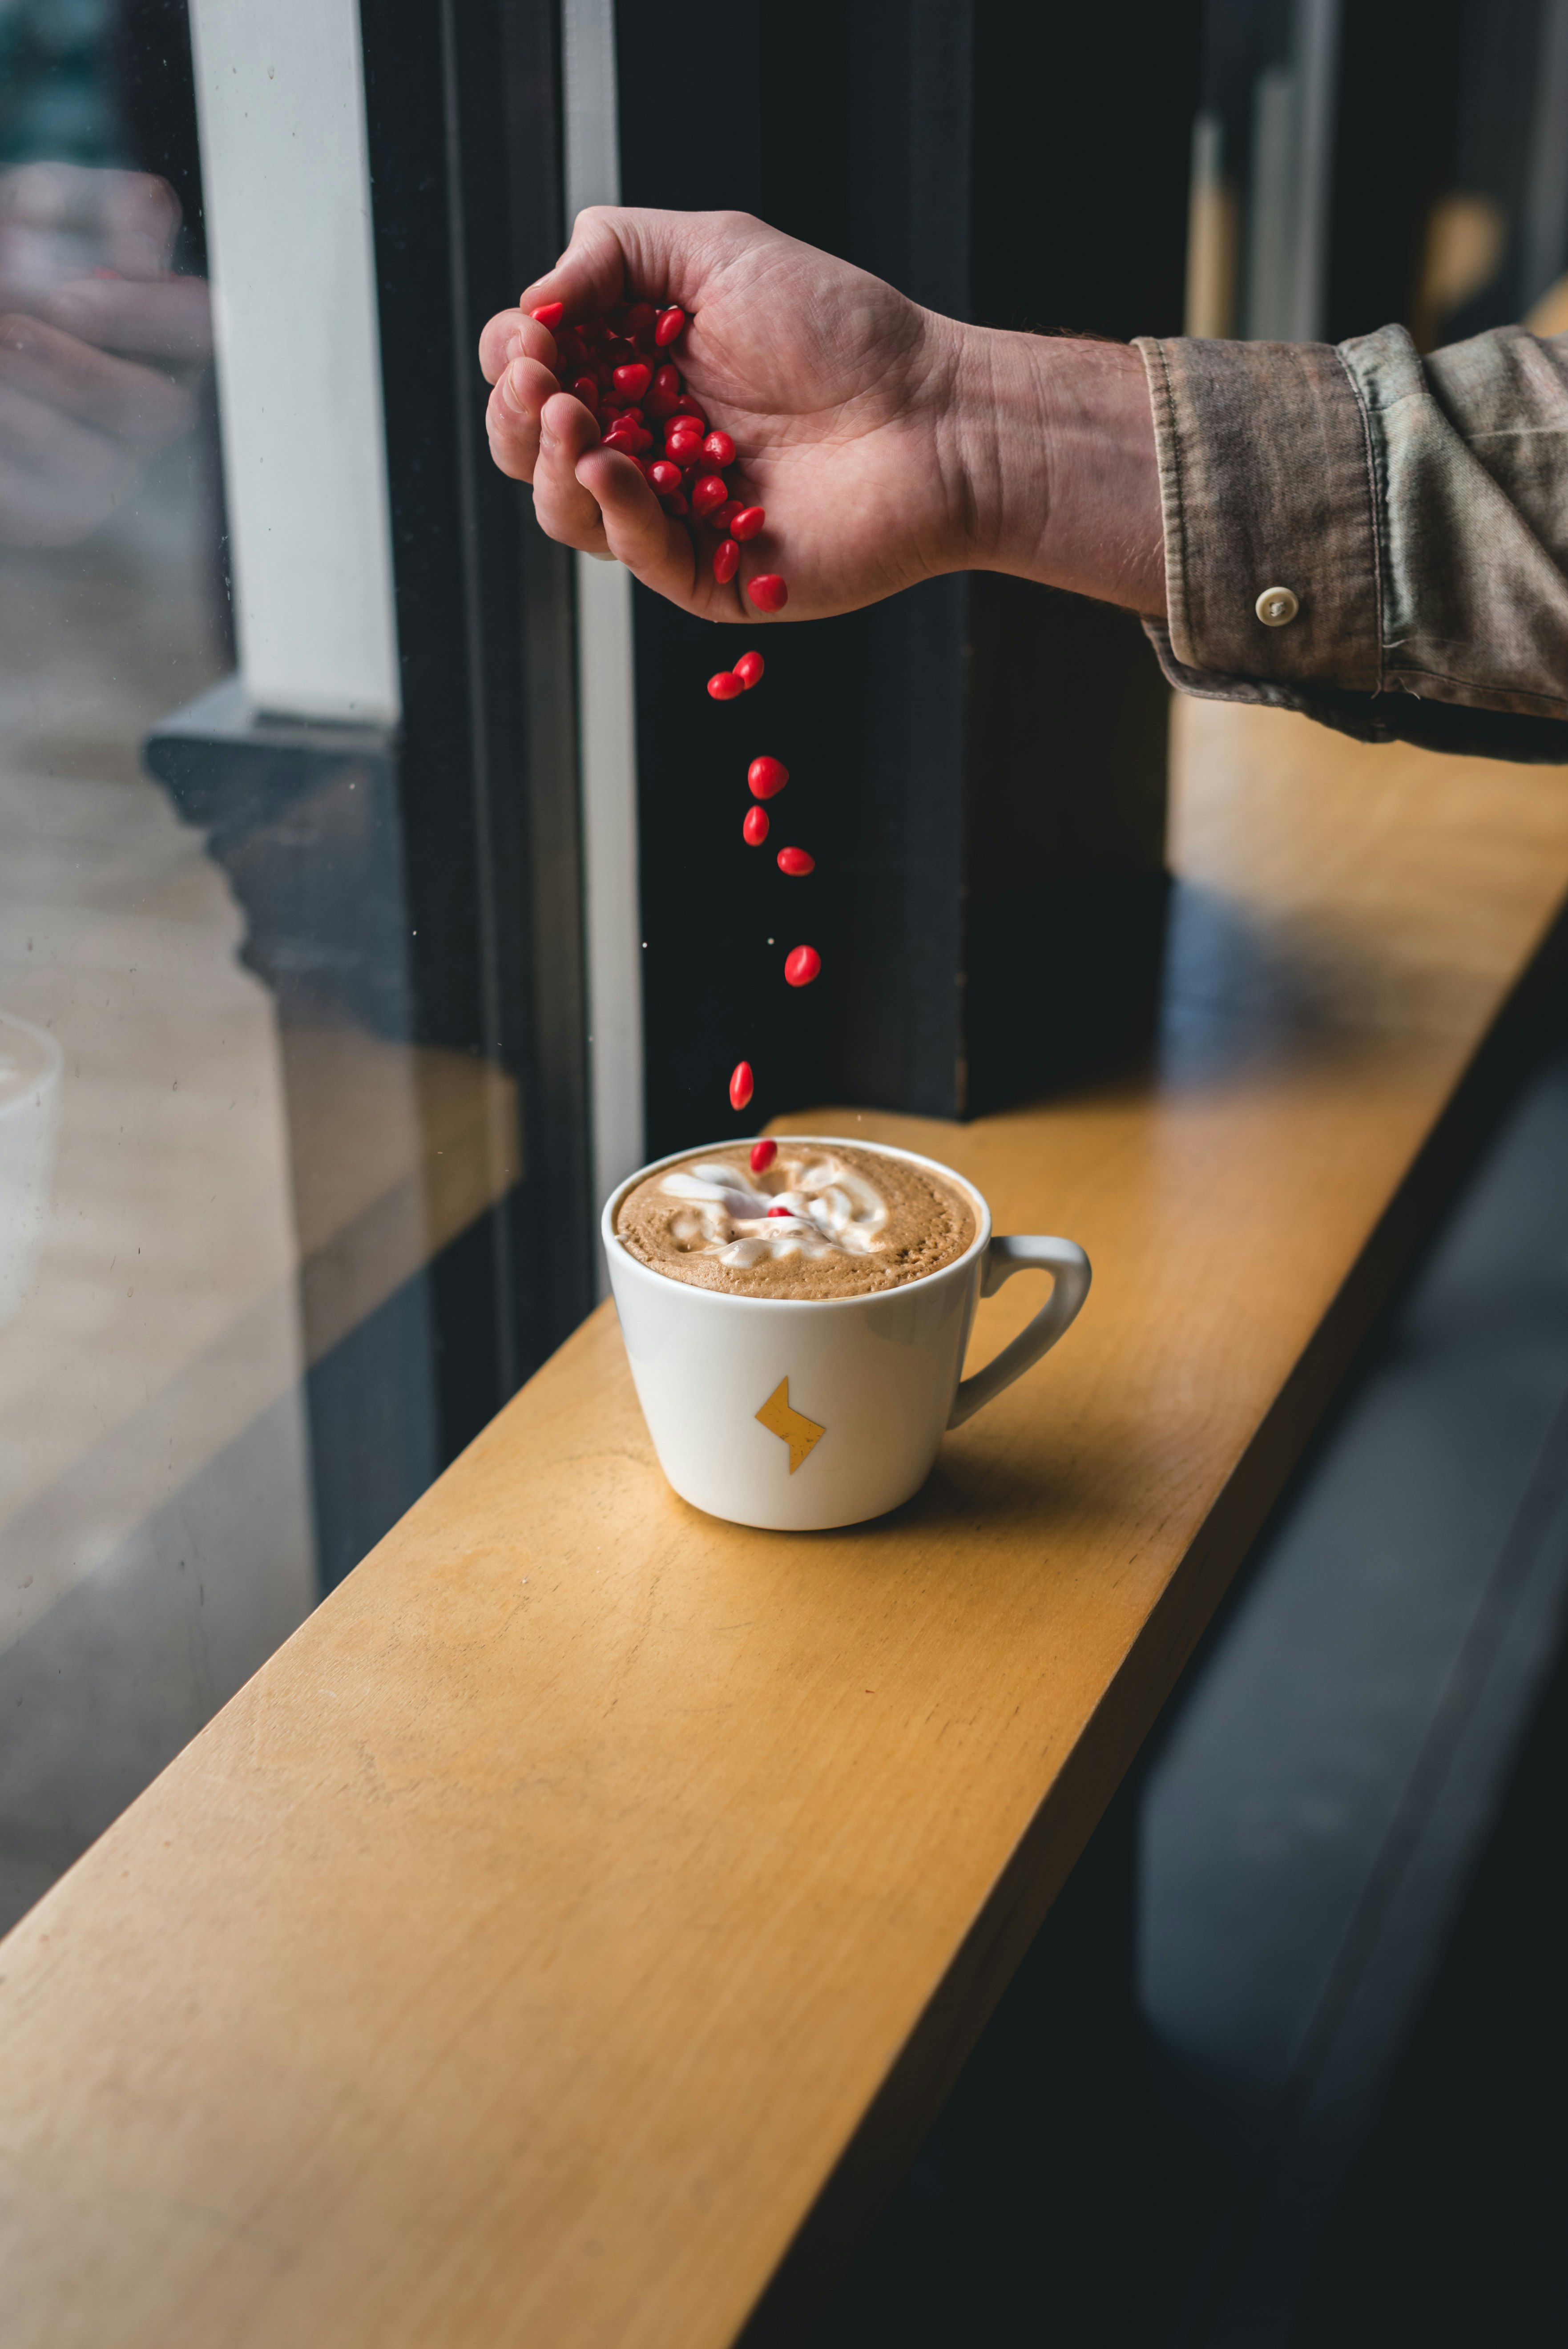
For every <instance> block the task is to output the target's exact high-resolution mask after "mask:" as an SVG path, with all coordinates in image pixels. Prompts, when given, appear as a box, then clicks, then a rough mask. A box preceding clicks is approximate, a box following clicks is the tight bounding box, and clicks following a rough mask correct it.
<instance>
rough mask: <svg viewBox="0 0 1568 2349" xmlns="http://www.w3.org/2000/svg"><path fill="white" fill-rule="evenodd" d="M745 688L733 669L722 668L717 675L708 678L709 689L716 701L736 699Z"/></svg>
mask: <svg viewBox="0 0 1568 2349" xmlns="http://www.w3.org/2000/svg"><path fill="white" fill-rule="evenodd" d="M745 689H746V688H745V687H744V686H743V685H742V683H741V680H740V678H738V677H736V676H735V675H734V673H733V671H732V670H731V669H727V668H722V669H721V670H720V671H719V674H718V676H717V677H711V678H709V679H708V690H709V692H710V693H711V695H712V697H713V698H714V700H715V701H734V700H735V699H736V698H738V697H739V696H740V695H741V694H742V693H744V691H745Z"/></svg>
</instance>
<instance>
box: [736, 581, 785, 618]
mask: <svg viewBox="0 0 1568 2349" xmlns="http://www.w3.org/2000/svg"><path fill="white" fill-rule="evenodd" d="M746 593H747V595H749V596H750V597H751V599H752V601H753V604H754V605H756V607H757V609H758V611H759V612H782V611H783V610H784V605H786V604H787V603H788V602H789V589H788V588H787V587H786V586H785V585H784V581H783V580H782V579H781V578H780V577H779V575H778V573H777V572H776V571H764V572H763V575H762V577H761V578H760V579H748V580H747V582H746Z"/></svg>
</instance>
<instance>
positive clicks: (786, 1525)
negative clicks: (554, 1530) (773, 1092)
mask: <svg viewBox="0 0 1568 2349" xmlns="http://www.w3.org/2000/svg"><path fill="white" fill-rule="evenodd" d="M603 1237H604V1244H605V1250H606V1254H607V1258H608V1263H609V1274H610V1286H611V1289H612V1291H613V1293H614V1296H615V1300H616V1309H617V1311H618V1314H619V1316H620V1324H621V1330H622V1334H623V1336H624V1338H625V1340H626V1346H627V1352H628V1357H629V1359H630V1362H631V1370H632V1376H633V1379H634V1381H635V1382H636V1385H637V1391H638V1396H639V1401H640V1402H641V1404H642V1408H643V1413H644V1415H645V1417H646V1418H647V1421H648V1424H649V1433H651V1435H652V1437H653V1442H654V1448H655V1450H656V1451H657V1452H658V1454H659V1464H660V1466H661V1467H662V1468H663V1470H664V1473H665V1475H667V1476H668V1477H669V1479H670V1483H671V1484H672V1485H674V1487H675V1489H676V1491H677V1492H678V1493H680V1495H682V1496H683V1497H684V1498H685V1499H687V1500H689V1501H691V1502H692V1503H693V1504H694V1505H695V1506H697V1507H698V1508H701V1509H705V1510H707V1511H709V1512H710V1514H711V1515H712V1516H721V1517H729V1518H732V1519H733V1520H734V1521H735V1522H736V1523H738V1524H741V1525H752V1526H769V1527H774V1528H776V1529H779V1530H781V1531H785V1530H793V1531H803V1532H804V1531H810V1530H814V1529H821V1528H824V1527H827V1526H844V1525H854V1524H857V1523H859V1522H860V1521H861V1520H862V1519H864V1518H867V1517H874V1516H881V1515H882V1513H883V1512H884V1511H885V1510H888V1509H891V1508H896V1507H897V1506H898V1503H899V1502H900V1501H905V1500H908V1499H909V1496H910V1495H911V1494H912V1493H915V1492H917V1491H919V1487H920V1485H922V1484H923V1483H924V1482H925V1479H926V1477H927V1476H928V1475H929V1473H930V1469H931V1465H932V1463H933V1462H934V1460H935V1458H936V1454H937V1447H938V1445H939V1444H940V1440H941V1436H942V1433H943V1431H944V1429H946V1428H948V1427H957V1426H959V1425H960V1424H961V1423H962V1422H963V1421H964V1420H966V1419H968V1418H970V1417H971V1415H972V1413H974V1412H976V1411H978V1410H980V1409H981V1406H982V1405H983V1404H984V1403H987V1402H990V1401H991V1400H992V1396H994V1395H996V1394H999V1393H1000V1392H1002V1388H1003V1387H1005V1386H1009V1385H1011V1384H1012V1381H1013V1380H1014V1379H1016V1378H1017V1377H1018V1376H1019V1375H1020V1374H1021V1373H1022V1372H1023V1371H1025V1370H1027V1369H1028V1368H1029V1366H1030V1365H1031V1363H1033V1362H1034V1361H1038V1360H1039V1358H1040V1356H1041V1355H1042V1354H1044V1352H1045V1351H1046V1350H1047V1349H1048V1348H1049V1347H1051V1346H1053V1345H1054V1344H1055V1342H1056V1340H1057V1339H1058V1338H1059V1337H1061V1335H1062V1334H1063V1332H1064V1330H1066V1329H1067V1327H1068V1326H1069V1324H1070V1323H1071V1322H1072V1321H1073V1320H1074V1319H1075V1317H1076V1315H1077V1313H1078V1310H1079V1309H1080V1307H1081V1306H1082V1304H1083V1302H1084V1299H1085V1297H1086V1296H1087V1294H1088V1288H1089V1261H1088V1258H1087V1257H1085V1254H1084V1251H1083V1249H1082V1248H1081V1247H1078V1246H1077V1245H1076V1243H1075V1242H1074V1241H1072V1240H1066V1239H1059V1238H1055V1237H1048V1236H1044V1235H1038V1236H1025V1237H993V1236H992V1227H991V1211H990V1209H989V1207H988V1206H986V1203H985V1201H984V1199H983V1198H982V1197H981V1194H980V1193H979V1192H978V1191H977V1190H975V1188H974V1186H973V1185H971V1184H969V1183H966V1182H965V1181H964V1179H963V1177H962V1176H961V1175H960V1174H955V1173H954V1172H953V1171H952V1169H951V1168H950V1167H946V1166H941V1165H939V1164H937V1163H936V1161H935V1160H933V1159H929V1158H922V1157H920V1156H919V1155H918V1154H916V1153H915V1152H913V1151H908V1150H895V1149H892V1148H890V1147H886V1146H883V1145H880V1144H877V1145H872V1144H869V1143H850V1142H846V1141H842V1140H839V1139H837V1138H836V1137H834V1136H831V1135H826V1136H825V1135H793V1134H792V1135H781V1136H780V1137H779V1140H778V1151H777V1155H776V1157H775V1158H774V1161H773V1163H772V1164H771V1165H770V1166H768V1167H767V1168H766V1169H765V1170H764V1171H763V1173H761V1174H758V1173H754V1172H753V1169H752V1166H751V1163H750V1145H749V1144H745V1143H741V1144H736V1143H716V1144H714V1145H713V1146H712V1147H711V1148H709V1149H706V1150H691V1151H681V1152H679V1153H677V1154H675V1155H674V1156H672V1157H670V1158H666V1159H661V1160H659V1163H658V1164H656V1165H654V1166H649V1167H645V1168H643V1169H642V1170H641V1171H640V1172H639V1174H633V1175H631V1176H630V1177H628V1180H627V1181H626V1182H625V1183H623V1184H622V1185H621V1186H620V1188H619V1189H618V1191H617V1192H616V1194H615V1195H614V1196H613V1197H612V1198H611V1199H610V1200H608V1201H607V1204H606V1206H605V1211H604V1218H603ZM1026 1266H1033V1267H1035V1268H1038V1269H1040V1270H1043V1271H1047V1272H1049V1273H1050V1274H1051V1275H1052V1292H1051V1295H1050V1297H1049V1299H1047V1300H1046V1302H1045V1304H1044V1306H1043V1307H1042V1308H1041V1309H1040V1311H1039V1312H1038V1313H1036V1315H1035V1316H1034V1319H1033V1320H1032V1321H1031V1322H1030V1324H1029V1326H1028V1328H1027V1329H1026V1330H1023V1331H1022V1332H1021V1334H1020V1335H1019V1336H1018V1337H1017V1338H1015V1339H1014V1340H1012V1344H1011V1345H1009V1346H1006V1347H1004V1348H1003V1350H1002V1352H1001V1353H1000V1354H999V1355H998V1356H997V1358H996V1360H995V1361H992V1362H990V1363H988V1364H987V1366H986V1367H985V1369H984V1370H983V1371H977V1372H976V1374H975V1375H974V1377H972V1378H970V1379H963V1380H961V1377H960V1372H961V1369H962V1365H963V1354H964V1348H965V1346H966V1344H967V1343H968V1340H969V1334H970V1329H971V1323H972V1321H973V1319H974V1309H975V1305H976V1303H977V1301H978V1299H980V1298H981V1296H991V1295H992V1294H993V1293H994V1291H995V1290H996V1289H997V1288H1000V1287H1001V1285H1002V1282H1003V1281H1004V1280H1006V1279H1008V1278H1010V1277H1011V1276H1012V1274H1013V1273H1014V1272H1016V1271H1019V1270H1021V1269H1022V1268H1024V1267H1026Z"/></svg>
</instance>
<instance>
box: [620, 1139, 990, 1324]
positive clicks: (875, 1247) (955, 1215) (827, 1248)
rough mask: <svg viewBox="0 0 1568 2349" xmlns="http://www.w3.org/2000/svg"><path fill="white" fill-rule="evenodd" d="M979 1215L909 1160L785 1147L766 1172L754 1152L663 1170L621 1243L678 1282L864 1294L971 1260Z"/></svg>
mask: <svg viewBox="0 0 1568 2349" xmlns="http://www.w3.org/2000/svg"><path fill="white" fill-rule="evenodd" d="M974 1231H975V1222H974V1214H973V1210H972V1209H971V1206H970V1204H969V1202H968V1200H967V1199H965V1198H964V1197H963V1196H962V1195H961V1194H960V1193H959V1191H958V1190H957V1189H956V1187H955V1186H953V1185H950V1184H949V1183H946V1182H943V1181H942V1180H941V1179H940V1177H939V1176H937V1175H936V1174H932V1173H929V1172H928V1171H927V1170H926V1169H925V1168H923V1167H921V1166H919V1165H916V1164H913V1163H912V1162H911V1161H909V1160H908V1159H898V1158H893V1157H890V1156H885V1155H884V1154H882V1153H881V1152H880V1151H877V1150H873V1149H870V1148H867V1146H865V1145H863V1144H860V1143H844V1144H842V1145H838V1144H836V1143H820V1142H812V1143H791V1142H790V1141H789V1140H788V1139H787V1138H786V1139H784V1140H782V1141H781V1142H780V1143H779V1150H778V1155H777V1156H776V1157H775V1158H774V1162H773V1164H771V1165H770V1166H768V1167H767V1168H766V1169H765V1170H764V1171H763V1173H761V1174H754V1173H753V1171H752V1167H751V1164H750V1153H749V1151H747V1150H746V1149H745V1148H743V1147H742V1148H737V1149H735V1150H733V1151H732V1150H728V1149H725V1150H719V1151H706V1152H703V1153H702V1154H701V1155H700V1156H695V1155H694V1156H692V1157H691V1158H685V1159H682V1160H680V1163H679V1164H676V1165H674V1166H668V1167H665V1168H663V1169H662V1170H661V1171H660V1172H659V1173H657V1174H650V1175H649V1176H648V1177H647V1178H646V1180H644V1181H643V1182H641V1183H639V1184H638V1185H637V1186H636V1188H635V1189H634V1190H632V1191H631V1192H630V1193H628V1195H627V1197H626V1198H625V1199H624V1200H623V1201H622V1202H621V1206H620V1208H619V1210H618V1214H617V1216H616V1236H617V1237H618V1239H619V1240H620V1241H621V1243H622V1244H623V1246H624V1247H627V1248H628V1250H629V1251H630V1253H631V1254H632V1255H633V1256H635V1257H638V1258H639V1260H640V1261H641V1262H642V1263H644V1264H646V1265H648V1266H649V1267H650V1268H652V1269H653V1270H654V1271H656V1272H661V1273H664V1274H666V1275H667V1276H668V1277H669V1278H670V1279H671V1280H681V1281H686V1282H688V1283H691V1284H692V1285H694V1286H695V1287H698V1288H726V1289H732V1290H734V1291H737V1292H739V1293H741V1294H743V1295H744V1294H750V1295H754V1296H763V1297H800V1298H813V1297H815V1298H831V1297H855V1296H864V1295H867V1294H869V1293H871V1292H872V1291H874V1290H877V1289H881V1288H898V1287H899V1286H900V1285H901V1284H902V1283H904V1282H905V1281H909V1280H919V1278H921V1277H922V1276H923V1275H924V1274H926V1273H928V1272H935V1271H938V1270H940V1268H941V1267H942V1266H943V1265H945V1264H950V1263H951V1262H952V1261H953V1259H954V1258H955V1257H959V1256H961V1255H962V1253H963V1251H964V1249H965V1248H966V1247H968V1246H969V1244H970V1241H971V1239H972V1238H973V1237H974Z"/></svg>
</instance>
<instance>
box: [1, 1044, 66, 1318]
mask: <svg viewBox="0 0 1568 2349" xmlns="http://www.w3.org/2000/svg"><path fill="white" fill-rule="evenodd" d="M65 1065H66V1058H65V1054H64V1053H63V1052H62V1051H61V1050H60V1048H59V1045H58V1044H57V1042H56V1040H55V1039H54V1037H52V1036H51V1035H50V1034H49V1032H48V1030H47V1028H35V1026H34V1025H33V1022H32V1021H31V1020H30V1019H16V1017H15V1015H14V1014H13V1013H11V1012H9V1011H0V1329H3V1328H4V1327H5V1323H6V1322H7V1321H10V1320H13V1319H15V1318H16V1314H17V1313H18V1312H19V1311H20V1310H21V1308H22V1304H23V1300H24V1299H26V1295H27V1292H28V1290H29V1289H30V1288H32V1286H33V1279H34V1276H35V1275H36V1272H37V1269H38V1257H39V1255H40V1253H41V1251H42V1248H43V1245H44V1235H45V1233H46V1231H47V1229H48V1223H49V1186H50V1182H51V1179H52V1177H53V1174H54V1168H55V1137H56V1135H57V1132H58V1129H59V1123H60V1081H61V1078H62V1076H63V1074H64V1071H65Z"/></svg>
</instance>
